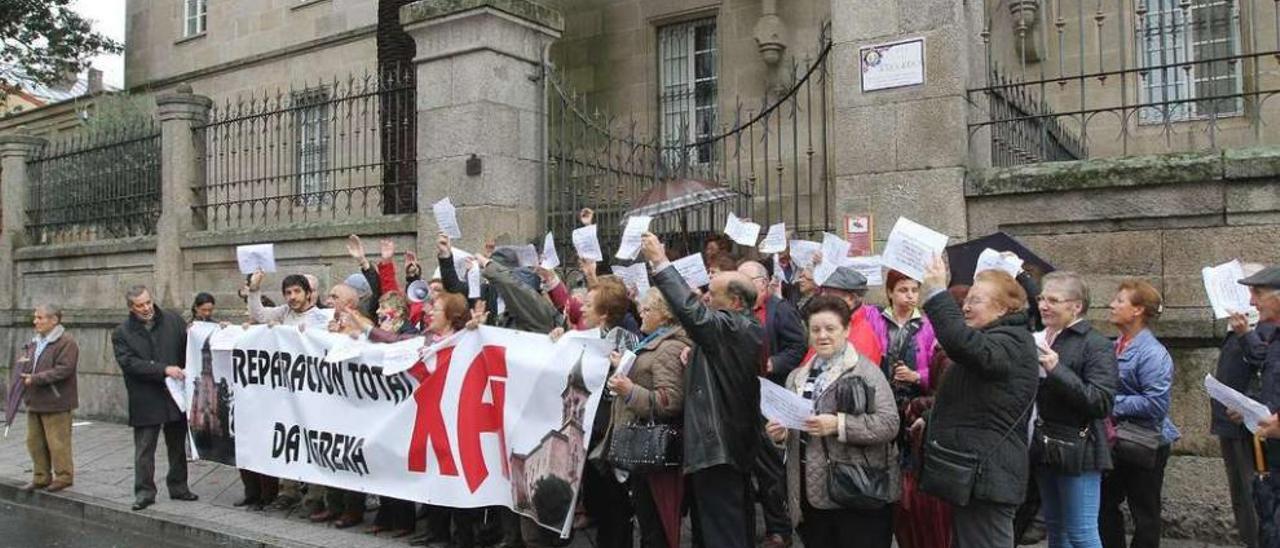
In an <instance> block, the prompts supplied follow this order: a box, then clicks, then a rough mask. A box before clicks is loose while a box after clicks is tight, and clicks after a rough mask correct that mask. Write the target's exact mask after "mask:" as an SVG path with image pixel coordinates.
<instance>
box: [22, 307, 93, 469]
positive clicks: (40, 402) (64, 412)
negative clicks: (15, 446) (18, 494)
mask: <svg viewBox="0 0 1280 548" xmlns="http://www.w3.org/2000/svg"><path fill="white" fill-rule="evenodd" d="M31 323H32V324H33V325H34V326H35V329H36V336H35V338H33V339H31V341H30V342H28V343H27V344H25V345H23V346H22V350H21V352H20V353H19V355H18V361H17V364H16V366H15V367H14V368H13V369H14V373H15V380H14V382H21V383H22V384H24V385H26V386H25V390H24V391H23V394H22V399H23V403H25V404H26V407H27V451H28V452H30V453H31V463H32V466H31V482H30V483H28V484H26V485H24V486H22V490H23V491H27V492H31V491H34V490H36V489H41V488H43V489H47V490H48V491H50V492H57V491H61V490H63V489H66V488H67V487H70V486H71V484H72V482H73V478H74V475H75V474H74V470H73V465H72V463H71V411H72V410H74V409H75V408H76V406H77V405H78V404H79V399H78V398H77V395H76V366H77V365H78V364H79V362H80V347H79V346H77V345H76V341H75V339H73V338H72V337H71V335H70V334H68V333H67V332H66V330H65V329H63V327H62V309H60V308H58V307H57V306H54V305H51V304H41V305H38V306H36V307H35V311H34V314H33V320H32V322H31Z"/></svg>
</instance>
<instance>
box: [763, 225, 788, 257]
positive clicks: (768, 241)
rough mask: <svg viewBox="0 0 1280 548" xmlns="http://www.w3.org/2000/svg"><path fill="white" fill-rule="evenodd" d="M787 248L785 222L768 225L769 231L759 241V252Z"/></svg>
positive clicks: (772, 251) (779, 250) (775, 251)
mask: <svg viewBox="0 0 1280 548" xmlns="http://www.w3.org/2000/svg"><path fill="white" fill-rule="evenodd" d="M786 249H787V224H786V223H777V224H774V225H769V233H768V234H765V236H764V239H763V240H761V241H760V252H761V253H782V252H783V251H785V250H786Z"/></svg>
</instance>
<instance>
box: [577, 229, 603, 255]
mask: <svg viewBox="0 0 1280 548" xmlns="http://www.w3.org/2000/svg"><path fill="white" fill-rule="evenodd" d="M573 249H574V250H575V251H577V252H578V256H579V257H581V258H583V259H586V260H588V261H601V260H604V253H603V252H601V251H600V240H599V238H597V237H596V225H587V226H584V227H582V228H579V229H575V230H574V231H573Z"/></svg>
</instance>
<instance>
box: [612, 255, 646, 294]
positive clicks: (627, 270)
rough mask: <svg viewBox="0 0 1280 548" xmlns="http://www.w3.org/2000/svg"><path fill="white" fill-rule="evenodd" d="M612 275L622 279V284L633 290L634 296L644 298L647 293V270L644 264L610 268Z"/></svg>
mask: <svg viewBox="0 0 1280 548" xmlns="http://www.w3.org/2000/svg"><path fill="white" fill-rule="evenodd" d="M611 269H612V270H613V275H614V276H617V277H619V278H622V283H624V284H626V285H627V287H632V288H635V290H636V295H638V296H644V294H645V293H647V292H648V291H649V269H648V268H647V267H645V264H644V263H636V264H633V265H631V266H618V265H613V266H612V267H611Z"/></svg>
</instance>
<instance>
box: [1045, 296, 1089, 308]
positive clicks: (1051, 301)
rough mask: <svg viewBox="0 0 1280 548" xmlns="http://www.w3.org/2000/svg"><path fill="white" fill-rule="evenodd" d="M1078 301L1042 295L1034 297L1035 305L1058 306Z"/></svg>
mask: <svg viewBox="0 0 1280 548" xmlns="http://www.w3.org/2000/svg"><path fill="white" fill-rule="evenodd" d="M1078 300H1080V299H1060V298H1058V297H1046V296H1044V295H1040V296H1039V297H1036V302H1037V303H1040V304H1044V303H1049V305H1050V306H1058V305H1060V304H1062V303H1070V302H1075V301H1078Z"/></svg>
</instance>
